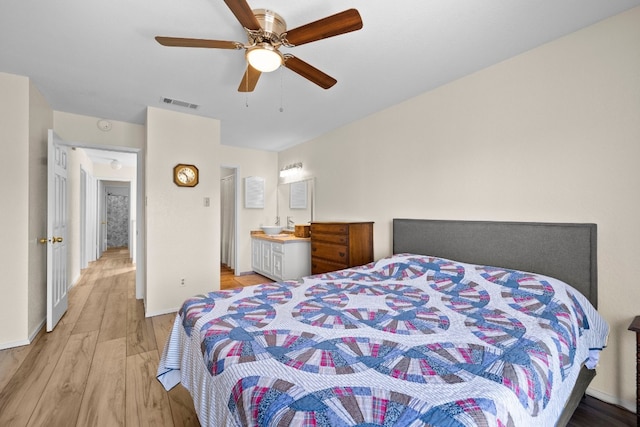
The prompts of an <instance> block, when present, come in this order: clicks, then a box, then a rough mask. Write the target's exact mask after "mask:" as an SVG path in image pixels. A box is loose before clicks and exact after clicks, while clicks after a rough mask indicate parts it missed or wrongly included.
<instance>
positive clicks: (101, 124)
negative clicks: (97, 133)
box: [98, 119, 111, 132]
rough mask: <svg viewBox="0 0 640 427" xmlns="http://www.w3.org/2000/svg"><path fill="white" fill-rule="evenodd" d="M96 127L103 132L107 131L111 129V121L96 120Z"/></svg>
mask: <svg viewBox="0 0 640 427" xmlns="http://www.w3.org/2000/svg"><path fill="white" fill-rule="evenodd" d="M98 129H100V130H101V131H103V132H109V131H110V130H111V122H110V121H109V120H104V119H100V120H98Z"/></svg>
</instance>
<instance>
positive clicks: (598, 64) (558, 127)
mask: <svg viewBox="0 0 640 427" xmlns="http://www.w3.org/2000/svg"><path fill="white" fill-rule="evenodd" d="M639 23H640V8H635V9H632V10H630V11H628V12H626V13H623V14H621V15H618V16H616V17H613V18H611V19H608V20H606V21H603V22H601V23H598V24H596V25H593V26H591V27H589V28H586V29H584V30H581V31H578V32H576V33H574V34H571V35H569V36H567V37H564V38H562V39H559V40H556V41H553V42H551V43H549V44H547V45H544V46H542V47H540V48H537V49H534V50H532V51H529V52H527V53H525V54H522V55H520V56H517V57H515V58H512V59H510V60H507V61H504V62H503V63H500V64H497V65H495V66H492V67H490V68H487V69H485V70H483V71H480V72H478V73H475V74H473V75H471V76H468V77H465V78H462V79H460V80H458V81H456V82H453V83H451V84H449V85H446V86H444V87H441V88H439V89H436V90H433V91H431V92H429V93H426V94H423V95H421V96H418V97H416V98H414V99H411V100H408V101H406V102H404V103H402V104H399V105H396V106H394V107H392V108H389V109H387V110H385V111H382V112H379V113H377V114H374V115H372V116H370V117H368V118H365V119H363V120H360V121H358V122H355V123H352V124H349V125H347V126H344V127H343V128H341V129H338V130H336V131H334V132H331V133H328V134H326V135H324V136H322V137H320V138H317V139H316V140H313V141H310V142H308V143H306V144H303V145H300V146H297V147H293V148H291V149H289V150H286V151H284V152H282V153H280V156H279V165H280V166H283V165H286V164H289V163H291V162H295V161H302V162H303V163H304V166H305V172H306V173H307V174H310V175H314V176H316V177H317V182H316V188H317V192H316V202H317V205H316V213H317V215H316V218H317V219H362V220H373V221H375V226H374V230H375V236H374V242H375V256H376V258H379V257H382V256H385V255H389V254H390V253H391V220H392V218H394V217H409V218H435V219H440V218H443V219H484V220H514V221H552V222H553V221H558V222H595V223H597V224H598V244H599V249H598V258H599V263H598V264H599V266H598V267H599V283H600V292H599V310H600V312H601V313H602V314H603V315H604V317H605V318H606V319H607V320H608V321H609V322H610V325H611V334H610V338H609V347H608V348H607V349H606V350H605V351H604V352H603V354H602V359H601V364H600V368H599V373H598V376H597V377H596V378H595V380H594V382H593V383H592V386H591V388H590V393H592V394H594V395H596V396H597V397H600V398H603V399H605V400H608V401H612V402H615V403H621V404H624V405H625V406H626V407H628V408H629V409H632V410H635V403H634V402H635V376H634V372H635V343H634V341H635V336H634V334H632V333H631V332H628V331H627V330H626V328H627V327H628V325H629V323H630V322H631V320H632V319H633V317H634V316H636V315H638V314H640V304H639V302H640V286H638V284H637V280H636V277H635V269H636V265H637V262H638V260H639V259H640V243H639V242H640V221H639V220H638V219H639V218H640V197H639V192H640V168H639V167H638V159H639V158H640V120H639V117H640V95H639V94H640V49H638V46H640V25H639Z"/></svg>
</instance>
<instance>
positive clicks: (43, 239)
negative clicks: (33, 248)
mask: <svg viewBox="0 0 640 427" xmlns="http://www.w3.org/2000/svg"><path fill="white" fill-rule="evenodd" d="M48 241H49V239H47V238H46V237H42V238H40V240H39V242H40V243H42V244H45V243H47V242H48Z"/></svg>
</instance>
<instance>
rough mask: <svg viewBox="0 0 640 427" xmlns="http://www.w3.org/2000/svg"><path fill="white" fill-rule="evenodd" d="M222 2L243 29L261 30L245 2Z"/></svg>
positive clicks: (237, 0)
mask: <svg viewBox="0 0 640 427" xmlns="http://www.w3.org/2000/svg"><path fill="white" fill-rule="evenodd" d="M224 2H225V3H226V4H227V6H228V7H229V9H231V12H233V14H234V15H235V17H236V19H237V20H238V21H239V22H240V25H242V26H243V27H244V28H247V29H249V30H259V29H260V28H261V27H260V23H259V22H258V20H257V19H256V17H255V16H254V15H253V11H252V10H251V8H250V7H249V4H247V2H246V0H224Z"/></svg>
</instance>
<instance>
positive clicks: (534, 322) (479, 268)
mask: <svg viewBox="0 0 640 427" xmlns="http://www.w3.org/2000/svg"><path fill="white" fill-rule="evenodd" d="M393 252H394V254H395V255H393V256H390V257H386V258H383V259H380V260H378V261H376V262H373V263H371V264H367V265H364V266H359V267H356V268H350V269H346V270H341V271H336V272H331V273H325V274H321V275H316V276H309V277H304V278H302V279H300V280H298V281H288V282H278V283H265V284H261V285H254V286H250V287H246V288H242V289H235V290H228V291H215V292H210V293H208V294H206V295H199V296H195V297H193V298H190V299H188V300H187V301H185V302H184V304H183V305H182V308H181V309H180V311H179V313H178V315H177V316H176V319H175V322H174V326H173V329H172V332H171V334H170V337H169V340H168V342H167V344H166V346H165V348H164V351H163V354H162V357H161V360H160V364H159V367H158V379H159V380H160V382H161V383H162V384H163V385H164V387H165V388H166V389H170V388H172V387H173V386H175V385H176V384H177V383H178V382H181V383H182V384H183V385H184V386H185V387H186V388H187V389H188V390H189V391H190V393H191V395H192V397H193V400H194V407H195V408H196V412H197V413H198V418H199V420H200V422H201V424H202V425H204V426H253V425H259V426H285V425H296V426H348V425H359V426H383V425H384V426H422V425H434V426H526V425H534V424H535V425H544V426H547V425H549V426H550V425H565V424H566V422H567V421H568V420H569V418H570V416H571V413H572V412H573V410H574V409H575V407H576V406H577V404H578V402H579V399H580V398H581V397H582V395H583V393H584V391H585V390H586V387H587V385H588V383H589V382H590V381H591V379H592V378H593V375H595V371H594V368H595V366H596V364H597V361H598V356H599V352H600V350H602V348H604V347H605V345H606V339H607V335H608V326H607V324H606V323H605V322H604V320H603V319H602V318H601V317H600V316H599V315H598V313H597V311H596V309H595V307H596V306H597V304H596V303H597V262H596V226H595V225H594V224H542V223H515V222H483V221H436V220H413V219H394V221H393Z"/></svg>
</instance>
